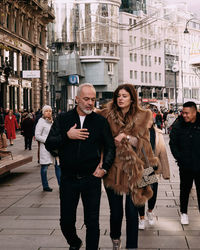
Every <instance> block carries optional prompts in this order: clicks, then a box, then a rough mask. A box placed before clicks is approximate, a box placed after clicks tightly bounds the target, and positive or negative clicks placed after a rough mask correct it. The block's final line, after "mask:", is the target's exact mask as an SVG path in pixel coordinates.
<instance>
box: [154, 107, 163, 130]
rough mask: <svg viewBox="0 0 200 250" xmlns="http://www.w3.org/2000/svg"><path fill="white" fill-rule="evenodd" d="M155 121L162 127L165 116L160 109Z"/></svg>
mask: <svg viewBox="0 0 200 250" xmlns="http://www.w3.org/2000/svg"><path fill="white" fill-rule="evenodd" d="M155 123H156V125H157V127H158V128H159V129H162V126H163V117H162V114H161V112H160V111H158V113H157V114H156V118H155Z"/></svg>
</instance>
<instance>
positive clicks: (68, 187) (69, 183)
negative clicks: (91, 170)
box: [60, 175, 101, 250]
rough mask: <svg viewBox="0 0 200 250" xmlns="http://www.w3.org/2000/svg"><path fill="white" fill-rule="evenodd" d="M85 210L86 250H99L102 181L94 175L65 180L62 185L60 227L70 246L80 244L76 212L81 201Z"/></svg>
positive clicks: (62, 179) (63, 179)
mask: <svg viewBox="0 0 200 250" xmlns="http://www.w3.org/2000/svg"><path fill="white" fill-rule="evenodd" d="M80 197H81V199H82V203H83V208H84V223H85V226H86V250H97V249H98V244H99V209H100V198H101V179H100V178H97V177H95V176H93V175H91V176H87V177H83V178H80V179H77V178H71V179H68V178H64V177H62V176H61V183H60V216H61V217H60V226H61V230H62V233H63V235H64V236H65V238H66V240H67V242H68V244H69V245H70V246H77V245H78V244H79V242H80V239H79V237H78V236H77V232H76V227H75V223H76V210H77V206H78V202H79V199H80Z"/></svg>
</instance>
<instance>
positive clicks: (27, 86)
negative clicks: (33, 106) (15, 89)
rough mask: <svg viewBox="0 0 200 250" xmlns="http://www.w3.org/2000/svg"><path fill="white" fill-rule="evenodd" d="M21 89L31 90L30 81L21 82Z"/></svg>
mask: <svg viewBox="0 0 200 250" xmlns="http://www.w3.org/2000/svg"><path fill="white" fill-rule="evenodd" d="M22 87H23V88H31V81H25V80H22Z"/></svg>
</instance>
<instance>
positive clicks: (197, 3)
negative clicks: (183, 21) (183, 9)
mask: <svg viewBox="0 0 200 250" xmlns="http://www.w3.org/2000/svg"><path fill="white" fill-rule="evenodd" d="M164 1H166V2H168V3H169V4H175V3H178V2H187V3H188V6H189V10H190V11H192V12H194V13H195V14H197V15H198V16H200V0H164Z"/></svg>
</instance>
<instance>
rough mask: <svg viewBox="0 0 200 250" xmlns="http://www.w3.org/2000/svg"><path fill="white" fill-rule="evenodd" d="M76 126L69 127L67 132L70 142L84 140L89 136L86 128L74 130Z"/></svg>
mask: <svg viewBox="0 0 200 250" xmlns="http://www.w3.org/2000/svg"><path fill="white" fill-rule="evenodd" d="M76 127H77V124H76V123H75V124H74V126H73V127H71V128H70V129H69V130H68V131H67V136H68V137H69V138H70V139H72V140H85V139H87V138H88V136H89V132H87V131H88V130H87V128H81V129H76Z"/></svg>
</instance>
